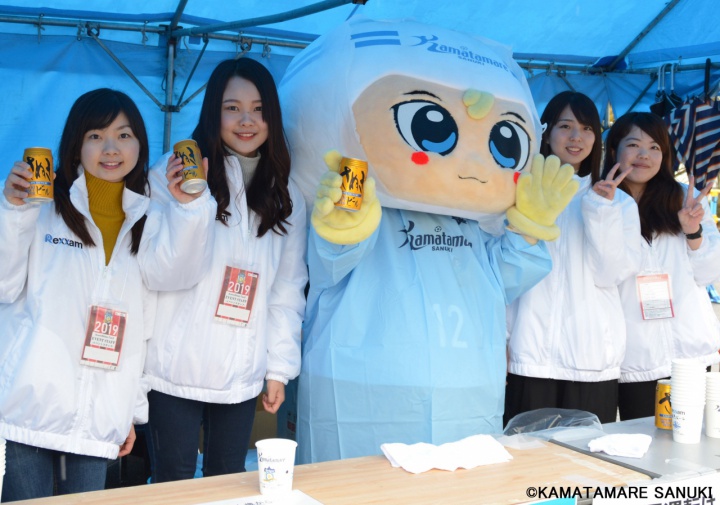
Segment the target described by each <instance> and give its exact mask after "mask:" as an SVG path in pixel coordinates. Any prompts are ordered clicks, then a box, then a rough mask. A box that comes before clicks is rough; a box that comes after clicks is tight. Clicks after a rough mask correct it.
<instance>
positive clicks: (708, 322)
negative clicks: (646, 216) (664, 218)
mask: <svg viewBox="0 0 720 505" xmlns="http://www.w3.org/2000/svg"><path fill="white" fill-rule="evenodd" d="M683 189H684V191H685V194H687V185H683ZM695 194H697V191H696V193H695ZM703 208H704V209H705V217H704V218H703V220H702V227H703V239H702V244H701V245H700V247H699V248H698V249H697V250H695V251H693V250H691V249H690V248H689V247H688V245H687V240H686V239H685V236H684V235H683V234H682V233H680V234H678V235H667V234H662V235H660V236H658V237H655V238H654V239H653V242H652V244H648V243H647V242H646V241H645V240H644V239H643V240H642V254H641V261H642V265H641V271H640V274H641V275H642V274H647V273H666V274H669V275H670V290H671V296H672V306H673V310H674V313H675V317H673V318H668V319H652V320H647V321H645V320H643V318H642V313H641V310H640V300H639V298H638V294H637V291H638V290H637V284H636V279H635V277H632V278H630V279H627V280H626V281H625V282H624V283H623V284H622V285H621V286H620V294H621V296H622V302H623V308H624V310H625V322H626V325H627V336H628V337H627V351H626V352H625V360H624V361H623V363H622V376H621V378H620V382H644V381H651V380H655V379H659V378H662V377H669V376H670V369H671V362H672V360H673V359H675V358H697V359H698V360H699V361H700V362H702V363H703V364H705V365H711V364H713V363H717V362H718V361H720V354H718V351H719V350H720V323H719V322H718V318H717V316H716V315H715V312H714V311H713V309H712V305H711V302H710V297H709V296H708V293H707V287H706V286H707V285H708V284H711V283H713V282H714V281H716V280H717V279H718V278H720V234H719V233H718V230H717V227H716V226H715V222H714V221H713V219H712V213H711V212H710V209H709V206H708V204H707V200H706V199H703Z"/></svg>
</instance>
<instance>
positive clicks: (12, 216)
mask: <svg viewBox="0 0 720 505" xmlns="http://www.w3.org/2000/svg"><path fill="white" fill-rule="evenodd" d="M45 205H52V204H45ZM40 208H41V206H40V205H32V204H25V205H13V204H11V203H10V202H8V201H7V199H6V198H5V197H4V196H0V258H2V261H0V303H12V302H14V301H15V300H16V299H17V297H18V296H20V293H21V292H22V290H23V288H24V287H25V282H26V281H27V274H28V257H29V255H30V245H31V244H32V241H33V236H34V234H35V227H36V224H37V220H38V216H39V215H40V210H41V209H40Z"/></svg>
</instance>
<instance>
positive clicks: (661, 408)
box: [655, 379, 672, 430]
mask: <svg viewBox="0 0 720 505" xmlns="http://www.w3.org/2000/svg"><path fill="white" fill-rule="evenodd" d="M655 426H656V427H657V428H660V429H662V430H671V429H672V405H670V379H661V380H659V381H657V386H656V387H655Z"/></svg>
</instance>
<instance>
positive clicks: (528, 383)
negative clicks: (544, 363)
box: [503, 373, 618, 425]
mask: <svg viewBox="0 0 720 505" xmlns="http://www.w3.org/2000/svg"><path fill="white" fill-rule="evenodd" d="M617 402H618V381H617V379H616V380H609V381H601V382H578V381H566V380H556V379H539V378H537V377H525V376H523V375H515V374H511V373H510V374H508V375H507V386H506V387H505V415H504V416H503V423H504V424H505V425H507V423H508V421H510V419H512V418H513V417H515V416H516V415H518V414H521V413H523V412H528V411H530V410H535V409H543V408H558V409H577V410H584V411H586V412H590V413H592V414H595V415H596V416H597V417H598V419H599V420H600V422H601V423H614V422H615V421H617Z"/></svg>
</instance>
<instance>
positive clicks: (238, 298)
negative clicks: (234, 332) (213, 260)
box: [215, 267, 258, 327]
mask: <svg viewBox="0 0 720 505" xmlns="http://www.w3.org/2000/svg"><path fill="white" fill-rule="evenodd" d="M257 286H258V274H256V273H255V272H250V271H248V270H243V269H241V268H234V267H225V275H224V276H223V282H222V287H221V288H220V298H219V299H218V304H217V308H216V309H215V320H216V321H218V322H220V323H225V324H232V325H234V326H243V327H244V326H247V325H248V322H249V321H250V316H251V315H252V307H253V301H254V300H255V293H256V292H257Z"/></svg>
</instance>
